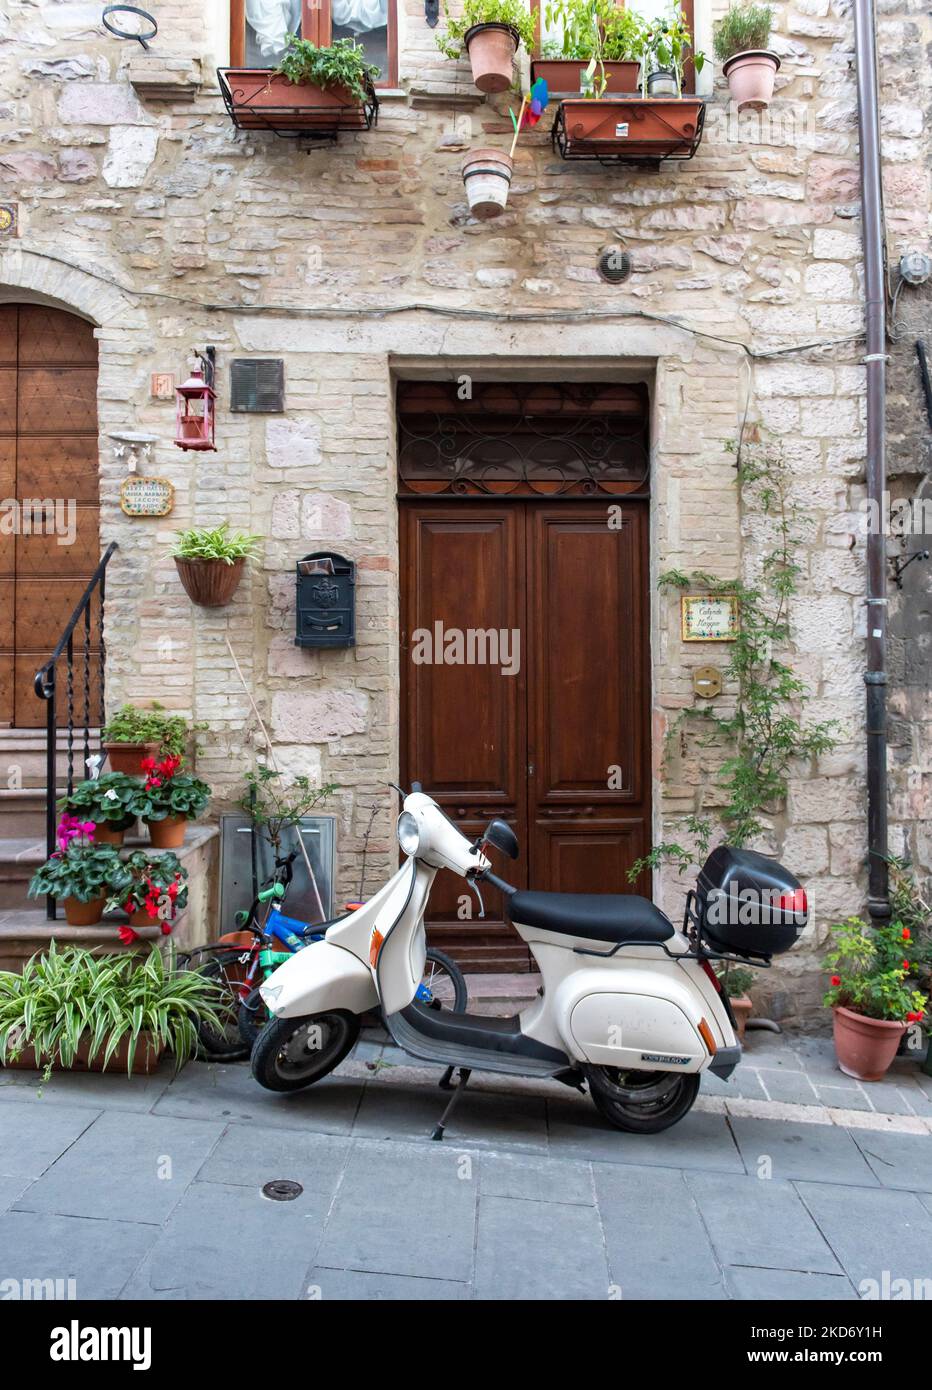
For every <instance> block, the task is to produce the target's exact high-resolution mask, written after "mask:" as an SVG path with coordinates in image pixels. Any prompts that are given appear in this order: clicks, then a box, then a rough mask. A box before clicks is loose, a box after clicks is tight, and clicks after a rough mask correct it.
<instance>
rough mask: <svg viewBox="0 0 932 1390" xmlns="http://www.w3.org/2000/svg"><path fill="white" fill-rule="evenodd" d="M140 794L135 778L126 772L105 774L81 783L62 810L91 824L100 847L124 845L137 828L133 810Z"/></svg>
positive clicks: (60, 806)
mask: <svg viewBox="0 0 932 1390" xmlns="http://www.w3.org/2000/svg"><path fill="white" fill-rule="evenodd" d="M138 791H139V783H138V781H137V780H136V778H135V777H129V776H127V774H126V773H125V772H105V773H104V775H103V776H102V777H94V778H90V779H88V781H86V782H79V783H78V785H77V786H76V787H75V788H74V789H73V790H72V791H71V792H70V793H69V795H68V796H63V797H62V798H61V800H60V801H59V803H58V809H59V810H60V811H66V812H68V813H69V814H70V815H72V816H77V817H78V818H79V819H80V820H82V821H84V822H91V823H92V824H93V826H94V830H93V838H94V841H95V843H96V844H98V845H121V844H122V843H123V836H124V835H125V834H126V832H127V830H130V829H132V827H133V826H134V825H135V824H136V813H135V811H134V810H133V809H132V807H133V803H134V801H135V798H136V796H137V794H138Z"/></svg>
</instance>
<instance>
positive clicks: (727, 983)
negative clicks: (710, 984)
mask: <svg viewBox="0 0 932 1390" xmlns="http://www.w3.org/2000/svg"><path fill="white" fill-rule="evenodd" d="M718 978H719V981H720V982H721V986H722V989H723V990H724V991H725V993H726V994H727V995H728V999H729V1002H730V1003H731V1011H732V1013H733V1014H734V1016H735V1023H736V1025H737V1032H738V1040H739V1041H740V1042H743V1041H744V1030H745V1028H746V1027H747V1022H748V1019H749V1018H750V1016H751V1009H752V1008H753V1005H752V1003H751V998H750V995H749V994H748V990H749V989H750V988H751V986H752V985H753V983H754V971H753V970H748V969H747V967H746V966H743V965H727V966H726V967H725V969H724V970H722V971H721V972H720V973H719V977H718Z"/></svg>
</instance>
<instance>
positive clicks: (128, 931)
mask: <svg viewBox="0 0 932 1390" xmlns="http://www.w3.org/2000/svg"><path fill="white" fill-rule="evenodd" d="M117 935H118V936H119V938H120V940H121V941H122V942H123V945H124V946H132V944H133V942H134V941H138V940H139V933H138V932H135V931H133V929H132V927H126V926H124V927H117Z"/></svg>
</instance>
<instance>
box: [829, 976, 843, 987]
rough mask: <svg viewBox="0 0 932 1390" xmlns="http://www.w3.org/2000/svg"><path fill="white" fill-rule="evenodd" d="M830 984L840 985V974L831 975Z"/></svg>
mask: <svg viewBox="0 0 932 1390" xmlns="http://www.w3.org/2000/svg"><path fill="white" fill-rule="evenodd" d="M830 984H833V985H840V984H841V976H840V975H833V976H832V978H831V981H830Z"/></svg>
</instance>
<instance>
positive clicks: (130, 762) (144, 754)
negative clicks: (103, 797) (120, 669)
mask: <svg viewBox="0 0 932 1390" xmlns="http://www.w3.org/2000/svg"><path fill="white" fill-rule="evenodd" d="M100 737H101V741H102V744H103V749H104V752H105V753H106V755H107V760H108V761H109V763H110V766H111V768H112V769H113V771H114V772H125V773H128V774H129V775H130V776H135V777H138V776H139V775H140V772H141V770H142V768H141V764H142V760H143V758H155V757H158V756H159V755H160V754H173V755H174V756H175V757H179V758H180V757H181V756H182V755H183V753H184V750H185V744H186V742H187V738H188V726H187V723H186V722H185V720H184V719H183V718H182V717H181V715H180V714H169V713H168V712H167V710H166V709H165V707H164V706H163V705H160V704H159V703H158V701H157V700H153V701H152V704H151V706H150V707H149V708H148V709H141V708H139V707H138V706H136V705H121V706H120V708H119V709H118V710H117V712H116V714H114V715H113V716H112V717H111V718H110V719H109V720H108V721H107V723H106V725H105V726H104V728H103V730H102V732H101V736H100Z"/></svg>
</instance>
